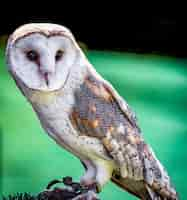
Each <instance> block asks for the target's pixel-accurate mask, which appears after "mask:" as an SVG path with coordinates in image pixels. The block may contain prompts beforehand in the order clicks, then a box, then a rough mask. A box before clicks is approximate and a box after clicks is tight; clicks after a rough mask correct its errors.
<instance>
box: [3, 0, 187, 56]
mask: <svg viewBox="0 0 187 200" xmlns="http://www.w3.org/2000/svg"><path fill="white" fill-rule="evenodd" d="M27 3H28V5H27V6H26V8H24V9H23V8H20V10H17V9H12V10H13V12H12V11H11V16H9V18H7V17H6V18H5V15H4V14H3V13H1V18H0V24H1V29H0V34H7V33H8V34H10V33H11V32H12V31H13V30H15V28H17V27H18V26H19V25H21V24H24V23H28V22H52V23H59V24H62V25H65V26H67V27H68V28H70V29H71V31H72V32H73V34H74V35H75V37H76V39H78V40H80V41H82V42H84V43H86V45H88V47H89V48H92V49H112V50H120V51H122V50H125V51H132V52H134V51H135V52H146V53H147V52H148V53H149V52H151V53H160V54H169V55H174V56H180V57H183V56H186V55H187V48H186V46H187V37H186V36H187V31H186V21H187V17H186V12H185V10H184V11H182V10H181V9H177V7H176V8H175V9H171V8H170V4H168V5H167V6H166V7H165V8H163V9H157V8H156V7H155V6H156V5H154V4H153V5H152V6H150V7H144V5H141V6H140V7H139V5H137V3H135V2H134V6H132V7H131V6H127V5H118V6H117V7H116V6H114V8H113V9H112V8H111V7H110V9H109V8H108V4H105V5H104V7H102V5H100V4H96V3H95V4H94V5H93V2H90V3H88V7H84V4H83V5H82V7H81V6H79V7H76V5H75V4H74V2H72V6H67V7H66V6H65V5H64V6H63V2H61V4H55V3H53V2H51V3H52V4H49V3H48V4H47V5H45V4H44V5H43V6H40V7H38V5H35V4H34V3H33V2H29V1H28V2H25V4H27ZM89 4H90V5H89ZM116 4H117V3H116ZM51 5H55V6H54V7H51V8H50V6H51ZM12 6H13V7H14V5H12ZM20 6H21V5H20ZM159 7H160V8H162V4H160V5H159ZM174 7H175V6H174ZM135 8H136V9H135Z"/></svg>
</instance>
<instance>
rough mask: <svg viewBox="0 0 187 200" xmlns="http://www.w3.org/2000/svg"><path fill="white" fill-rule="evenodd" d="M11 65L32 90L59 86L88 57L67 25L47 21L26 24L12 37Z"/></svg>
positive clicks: (14, 75) (9, 54)
mask: <svg viewBox="0 0 187 200" xmlns="http://www.w3.org/2000/svg"><path fill="white" fill-rule="evenodd" d="M6 55H7V56H6V57H7V64H8V69H9V71H10V73H11V74H12V76H13V77H14V79H15V80H16V81H19V82H21V83H22V84H23V85H24V86H25V87H27V88H30V89H33V90H41V91H53V90H58V89H60V88H61V87H62V86H63V85H64V83H65V82H66V79H67V77H68V74H69V73H70V71H71V70H73V68H75V67H78V66H80V65H81V64H80V63H81V62H83V61H84V60H85V57H84V55H83V53H82V51H81V49H80V48H79V46H78V45H77V43H76V41H75V39H74V37H73V35H72V33H71V32H70V30H68V29H67V28H65V27H63V26H60V25H57V24H48V23H35V24H26V25H23V26H21V27H19V28H18V29H16V30H15V31H14V32H13V34H12V35H11V36H10V37H9V40H8V44H7V50H6Z"/></svg>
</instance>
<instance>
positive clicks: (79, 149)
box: [30, 91, 111, 160]
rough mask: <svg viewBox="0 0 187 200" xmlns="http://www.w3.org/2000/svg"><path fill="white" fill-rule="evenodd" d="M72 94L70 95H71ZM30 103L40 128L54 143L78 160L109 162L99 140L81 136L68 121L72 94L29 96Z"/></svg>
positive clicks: (59, 93)
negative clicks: (99, 159)
mask: <svg viewBox="0 0 187 200" xmlns="http://www.w3.org/2000/svg"><path fill="white" fill-rule="evenodd" d="M71 94H72V95H71ZM30 97H32V98H30V102H31V104H32V106H33V108H34V110H35V112H36V113H37V116H38V118H39V120H40V122H41V125H42V127H43V128H44V129H45V131H46V132H47V134H48V135H49V136H50V137H52V138H53V139H54V140H55V141H56V143H58V144H59V145H60V146H62V147H63V148H65V149H66V150H68V151H70V152H71V153H73V154H75V155H76V156H77V157H79V158H80V159H97V158H98V157H100V158H102V159H105V160H106V159H107V160H110V159H111V158H110V157H108V155H107V152H106V150H105V149H104V147H103V145H102V144H101V142H100V140H99V139H97V138H94V137H90V136H86V135H81V134H80V132H79V131H77V130H76V129H75V128H74V127H73V125H72V121H71V119H70V115H71V112H72V109H73V107H74V106H75V103H76V100H75V95H74V94H73V93H70V92H67V93H66V91H61V92H60V91H59V92H58V93H55V94H54V93H49V94H43V93H41V92H38V93H34V94H32V95H30Z"/></svg>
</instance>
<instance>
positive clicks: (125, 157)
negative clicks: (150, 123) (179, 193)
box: [70, 75, 177, 199]
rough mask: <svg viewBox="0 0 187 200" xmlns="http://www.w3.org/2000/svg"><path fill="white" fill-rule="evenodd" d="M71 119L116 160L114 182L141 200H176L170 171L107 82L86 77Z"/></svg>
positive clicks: (125, 105) (78, 128) (76, 96)
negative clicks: (161, 162)
mask: <svg viewBox="0 0 187 200" xmlns="http://www.w3.org/2000/svg"><path fill="white" fill-rule="evenodd" d="M70 118H71V121H72V124H73V125H74V127H75V128H76V129H77V130H78V131H79V132H80V134H82V135H87V136H90V137H96V138H98V139H100V141H101V142H102V143H103V145H104V147H105V149H106V151H107V152H108V155H109V156H110V157H112V158H113V159H114V160H115V162H116V163H117V165H118V166H119V171H116V172H114V176H113V177H112V181H113V182H115V183H116V184H118V185H119V186H121V187H122V188H124V189H126V190H127V191H129V192H130V193H133V194H135V195H136V196H138V197H140V198H142V199H159V198H160V199H177V197H176V192H175V190H174V189H173V188H172V186H171V184H170V180H169V176H168V175H167V172H166V171H165V170H164V168H163V167H162V165H161V164H160V162H159V161H158V160H157V159H156V156H155V155H154V153H153V151H152V150H151V148H150V147H149V146H148V145H147V144H146V143H145V142H144V140H143V138H142V135H141V134H140V129H139V127H138V125H137V120H136V117H135V114H134V113H133V112H132V110H131V109H130V108H129V106H128V104H127V103H126V102H125V101H124V100H123V99H122V98H121V97H120V96H119V95H118V94H117V92H116V91H115V89H114V88H112V86H111V85H110V84H109V83H108V82H106V81H104V80H103V79H99V78H97V77H95V76H93V75H89V76H88V77H86V78H85V80H84V82H83V84H82V85H81V86H80V88H79V89H78V90H77V91H76V92H75V105H74V107H73V110H72V113H71V116H70ZM117 177H118V178H117ZM145 197H146V198H145ZM156 197H157V198H156Z"/></svg>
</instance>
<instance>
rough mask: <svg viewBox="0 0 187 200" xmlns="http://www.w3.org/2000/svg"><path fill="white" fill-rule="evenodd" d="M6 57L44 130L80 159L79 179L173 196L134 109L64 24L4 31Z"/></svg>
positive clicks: (143, 193) (141, 194)
mask: <svg viewBox="0 0 187 200" xmlns="http://www.w3.org/2000/svg"><path fill="white" fill-rule="evenodd" d="M6 57H7V66H8V70H9V72H10V74H11V75H12V77H13V79H14V80H15V82H16V84H17V86H18V88H19V89H20V90H21V92H22V94H23V95H24V96H25V97H26V98H27V100H28V101H29V102H30V104H31V105H32V107H33V110H34V111H35V113H36V115H37V116H38V118H39V121H40V123H41V126H42V127H43V128H44V130H45V131H46V133H47V134H48V135H49V136H50V137H52V138H53V139H54V140H55V141H56V143H57V144H59V145H60V146H62V147H63V148H64V149H66V150H67V151H69V152H71V153H72V154H74V155H75V156H77V157H78V158H79V159H80V161H81V162H82V163H83V165H84V167H85V174H84V175H83V177H82V178H81V184H82V185H85V186H91V185H96V188H97V192H100V191H101V190H102V188H103V187H104V185H105V184H106V183H107V182H108V181H110V180H111V181H113V182H114V183H116V184H117V185H118V186H120V187H121V188H123V189H124V190H126V191H128V192H129V193H131V194H133V195H135V196H136V197H138V198H140V199H144V200H147V199H155V200H159V199H163V200H166V199H168V200H169V199H172V200H176V199H178V197H177V193H176V190H175V189H174V187H173V186H172V184H171V181H170V177H169V176H168V173H167V171H166V170H165V168H164V167H163V165H162V164H161V163H160V161H159V160H158V159H157V158H156V156H155V154H154V152H153V150H152V149H151V147H150V146H149V145H148V144H146V142H145V140H144V138H143V134H142V133H141V130H140V128H139V126H138V123H137V120H136V116H135V114H134V112H133V111H132V110H131V109H130V107H129V105H128V104H127V102H126V101H125V100H124V99H123V98H122V97H121V96H120V94H119V93H118V92H117V91H116V89H115V88H114V87H113V86H112V85H111V84H110V83H109V82H108V81H106V80H105V79H104V78H103V77H102V76H101V75H100V74H99V73H98V72H97V71H96V70H95V68H94V67H93V66H92V64H91V63H90V62H89V61H88V60H87V58H86V56H85V55H84V53H83V52H82V51H81V49H80V47H79V46H78V44H77V42H76V39H75V38H74V36H73V34H72V33H71V31H70V30H69V29H68V28H66V27H64V26H61V25H57V24H48V23H34V24H26V25H22V26H21V27H18V28H17V29H16V30H15V31H14V32H13V33H12V35H11V36H10V37H9V40H8V43H7V49H6ZM106 70H107V69H106Z"/></svg>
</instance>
